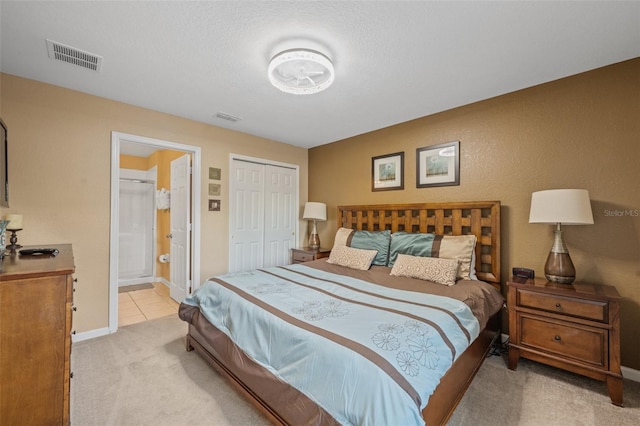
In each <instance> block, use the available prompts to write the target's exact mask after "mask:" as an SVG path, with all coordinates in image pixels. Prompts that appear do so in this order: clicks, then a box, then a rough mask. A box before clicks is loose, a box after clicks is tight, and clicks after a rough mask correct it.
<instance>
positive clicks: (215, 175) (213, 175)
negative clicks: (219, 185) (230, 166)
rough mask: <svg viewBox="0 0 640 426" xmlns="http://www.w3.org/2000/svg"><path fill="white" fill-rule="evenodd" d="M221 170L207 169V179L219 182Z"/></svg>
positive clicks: (215, 168)
mask: <svg viewBox="0 0 640 426" xmlns="http://www.w3.org/2000/svg"><path fill="white" fill-rule="evenodd" d="M221 176H222V170H220V169H219V168H217V167H209V179H213V180H220V177H221Z"/></svg>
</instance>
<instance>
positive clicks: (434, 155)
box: [416, 141, 460, 188]
mask: <svg viewBox="0 0 640 426" xmlns="http://www.w3.org/2000/svg"><path fill="white" fill-rule="evenodd" d="M455 185H460V141H453V142H447V143H442V144H439V145H431V146H426V147H423V148H418V149H416V188H429V187H437V186H455Z"/></svg>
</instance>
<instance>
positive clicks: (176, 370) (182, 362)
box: [71, 315, 640, 426]
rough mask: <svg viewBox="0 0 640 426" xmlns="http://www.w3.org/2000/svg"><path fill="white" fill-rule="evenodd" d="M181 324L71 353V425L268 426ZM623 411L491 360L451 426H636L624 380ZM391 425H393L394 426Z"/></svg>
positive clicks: (581, 388) (594, 386) (149, 324)
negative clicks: (188, 344) (188, 339)
mask: <svg viewBox="0 0 640 426" xmlns="http://www.w3.org/2000/svg"><path fill="white" fill-rule="evenodd" d="M186 329H187V327H186V324H185V323H184V322H182V321H181V320H179V319H178V318H177V316H176V315H172V316H169V317H164V318H159V319H155V320H151V321H146V322H143V323H138V324H134V325H129V326H125V327H122V328H121V329H120V330H119V331H118V332H117V333H114V334H112V335H108V336H103V337H99V338H96V339H92V340H86V341H82V342H78V343H74V344H73V348H72V352H71V366H72V371H73V372H74V377H73V379H72V380H71V424H72V425H74V426H75V425H77V426H85V425H88V426H100V425H114V426H115V425H117V426H129V425H196V426H200V425H202V426H204V425H216V426H218V425H221V426H224V425H256V426H260V425H267V424H268V422H267V421H266V419H265V418H264V417H262V415H261V414H260V413H259V412H258V411H256V410H255V409H254V408H253V407H252V406H251V405H250V404H249V403H248V402H246V401H245V400H244V399H243V397H241V396H240V395H238V394H237V393H236V391H235V390H234V389H233V388H231V387H230V386H229V385H228V384H227V383H226V381H225V380H224V379H222V378H221V377H220V376H218V374H217V373H215V372H214V371H213V369H212V368H211V367H210V366H209V365H208V364H207V363H206V362H205V361H204V360H203V359H202V358H201V357H200V356H199V355H198V354H197V353H195V352H186V351H185V348H184V335H185V334H186ZM624 401H625V408H619V407H616V406H614V405H612V404H611V403H610V400H609V397H608V394H607V389H606V386H605V384H604V383H602V382H598V381H595V380H591V379H587V378H585V377H582V376H578V375H574V374H572V373H567V372H564V371H561V370H558V369H555V368H552V367H547V366H545V365H542V364H538V363H534V362H530V361H527V360H521V362H520V364H518V369H517V370H516V371H510V370H509V369H507V367H506V363H505V360H504V359H503V357H501V356H494V357H490V358H488V359H487V360H486V361H485V363H484V364H483V366H482V368H481V369H480V371H479V372H478V375H477V376H476V378H475V379H474V381H473V383H472V384H471V387H470V389H469V390H468V391H467V393H466V394H465V396H464V398H463V399H462V401H461V402H460V405H459V406H458V408H457V410H456V411H455V413H454V414H453V416H452V418H451V419H450V421H449V425H452V426H457V425H474V426H484V425H487V426H488V425H532V426H533V425H535V426H540V425H559V426H560V425H562V426H570V425H576V426H577V425H581V426H586V425H597V426H600V425H602V426H605V425H607V426H609V425H634V426H635V425H638V424H640V383H634V382H630V381H628V380H625V388H624ZM390 426H392V425H390Z"/></svg>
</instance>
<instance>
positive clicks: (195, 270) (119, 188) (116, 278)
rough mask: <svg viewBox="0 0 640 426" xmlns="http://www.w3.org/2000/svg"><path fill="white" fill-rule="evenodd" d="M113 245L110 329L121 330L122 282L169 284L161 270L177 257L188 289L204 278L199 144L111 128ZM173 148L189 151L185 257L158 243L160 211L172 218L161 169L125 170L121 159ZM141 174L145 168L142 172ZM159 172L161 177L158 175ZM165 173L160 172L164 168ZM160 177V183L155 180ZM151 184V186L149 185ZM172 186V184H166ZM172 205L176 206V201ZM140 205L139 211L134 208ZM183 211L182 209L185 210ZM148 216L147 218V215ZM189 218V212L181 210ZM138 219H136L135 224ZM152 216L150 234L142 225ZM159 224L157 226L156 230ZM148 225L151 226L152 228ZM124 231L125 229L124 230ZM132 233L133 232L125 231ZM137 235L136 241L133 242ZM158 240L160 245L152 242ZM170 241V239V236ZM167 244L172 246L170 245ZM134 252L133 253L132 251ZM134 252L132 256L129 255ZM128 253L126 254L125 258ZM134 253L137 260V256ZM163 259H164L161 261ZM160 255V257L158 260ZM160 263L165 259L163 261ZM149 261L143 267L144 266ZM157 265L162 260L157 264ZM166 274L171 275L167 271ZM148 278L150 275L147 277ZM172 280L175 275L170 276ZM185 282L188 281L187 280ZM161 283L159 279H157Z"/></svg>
mask: <svg viewBox="0 0 640 426" xmlns="http://www.w3.org/2000/svg"><path fill="white" fill-rule="evenodd" d="M111 142H112V143H111V145H112V147H111V153H112V158H111V172H112V173H111V247H110V267H109V275H110V278H109V333H113V332H115V331H117V329H118V326H119V324H118V312H119V309H120V308H119V303H118V300H119V289H120V288H121V284H122V285H136V282H141V281H147V282H148V281H151V282H152V283H153V282H154V281H160V282H161V283H160V285H163V284H162V282H164V284H165V285H166V286H167V287H170V286H171V282H170V280H169V279H168V278H167V279H164V278H162V276H163V273H162V272H163V271H162V270H159V269H163V268H166V269H167V270H168V268H169V264H167V263H173V262H172V261H173V260H175V263H176V265H179V266H180V268H181V269H183V270H184V271H183V272H182V275H183V277H187V278H186V282H187V284H186V289H187V292H186V294H189V293H190V291H191V289H192V288H193V283H194V282H195V283H199V273H200V270H199V269H200V267H199V265H200V252H199V250H196V249H195V248H196V247H198V248H199V246H200V241H199V228H200V201H199V197H198V196H196V194H198V195H199V194H200V174H201V171H200V170H201V168H200V148H199V147H195V146H190V145H184V144H180V143H176V142H169V141H163V140H158V139H152V138H146V137H142V136H136V135H129V134H124V133H119V132H112V138H111ZM167 152H169V153H170V154H171V155H174V156H175V155H178V156H185V154H186V156H188V157H189V159H190V167H189V175H190V176H189V181H190V182H189V185H188V189H187V190H188V192H189V195H190V196H189V197H188V198H187V200H188V201H187V203H188V205H185V206H184V207H183V209H185V211H186V212H187V213H186V221H187V222H188V227H187V228H188V229H189V238H188V239H187V241H188V250H182V251H181V253H180V254H179V255H181V256H184V257H185V258H184V259H171V258H170V256H168V253H167V252H168V251H169V249H168V248H167V249H165V248H163V246H162V245H161V244H159V243H164V241H162V240H161V238H162V236H160V235H158V233H162V230H161V229H160V228H161V226H162V224H161V223H160V221H162V218H161V217H160V216H161V214H160V213H159V212H160V211H161V210H165V213H166V214H165V216H167V217H168V214H169V209H168V208H166V207H165V208H164V209H163V208H161V207H160V203H159V201H160V199H159V195H160V194H159V192H158V190H159V188H158V186H157V185H156V183H157V184H160V180H162V176H158V175H157V174H158V173H159V172H158V171H157V170H156V171H154V170H152V169H151V168H149V170H147V169H146V168H145V167H144V166H141V167H131V166H129V167H125V168H124V169H126V171H123V170H122V169H123V167H122V164H121V161H125V162H126V161H129V159H128V158H127V157H134V158H135V157H139V158H143V159H144V158H155V157H156V156H162V155H164V154H165V153H167ZM131 168H139V169H140V171H139V173H138V174H137V175H136V172H135V170H128V169H131ZM142 173H146V174H145V175H142ZM154 173H156V175H155V176H156V177H154ZM159 174H161V173H159ZM156 178H157V182H155V181H156ZM150 183H151V188H152V191H153V194H152V195H151V198H150V200H151V202H150V204H151V211H153V214H152V215H151V216H150V215H148V214H147V215H145V214H144V213H143V211H147V213H148V210H147V208H148V206H149V203H147V201H149V196H150V194H149V190H148V188H149V185H148V184H150ZM145 185H146V186H145ZM167 186H169V185H167ZM123 190H124V193H125V194H126V193H127V192H128V193H130V195H131V197H130V198H131V199H127V196H126V195H125V197H124V198H123ZM143 205H144V206H143ZM171 206H172V208H173V207H174V206H175V205H174V203H171ZM134 210H135V211H134ZM181 210H182V209H181ZM123 212H126V213H127V215H128V216H137V215H138V213H139V216H140V217H139V218H131V217H127V218H123V217H121V215H122V213H123ZM142 216H145V217H142ZM182 216H183V217H184V214H183V215H182ZM130 221H131V222H136V223H130ZM149 221H150V222H152V223H153V228H152V231H151V232H150V233H148V232H147V231H146V230H145V231H144V232H143V231H142V230H141V229H139V228H140V227H148V224H149ZM156 227H157V230H156ZM147 229H148V228H147ZM123 231H124V232H123ZM124 234H128V235H124ZM166 234H167V235H165V236H164V237H166V238H170V232H166ZM149 236H150V237H152V238H151V240H152V242H151V244H149V239H150V238H149ZM133 240H135V241H133ZM154 240H155V244H154V243H153V241H154ZM168 241H169V240H168ZM167 247H168V245H167ZM131 249H133V255H132V256H129V255H127V254H126V253H128V252H131ZM165 251H166V252H165ZM130 254H131V253H130ZM127 256H129V257H127ZM125 257H127V258H126V259H125ZM134 258H135V259H134ZM160 259H162V260H160ZM156 260H157V261H156ZM149 261H151V268H150V269H151V273H150V275H148V272H149V264H148V262H149ZM159 262H163V263H164V264H162V263H159ZM143 264H144V266H143ZM157 265H160V267H158V266H157ZM165 275H166V274H165ZM146 277H149V278H150V279H149V280H146V279H145V278H146ZM171 279H173V278H171ZM183 281H185V280H183ZM156 285H157V282H156Z"/></svg>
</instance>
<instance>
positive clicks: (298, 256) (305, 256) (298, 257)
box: [293, 251, 315, 263]
mask: <svg viewBox="0 0 640 426" xmlns="http://www.w3.org/2000/svg"><path fill="white" fill-rule="evenodd" d="M314 257H315V255H314V254H312V253H304V252H299V251H294V252H293V263H301V262H310V261H312V260H314Z"/></svg>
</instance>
